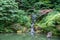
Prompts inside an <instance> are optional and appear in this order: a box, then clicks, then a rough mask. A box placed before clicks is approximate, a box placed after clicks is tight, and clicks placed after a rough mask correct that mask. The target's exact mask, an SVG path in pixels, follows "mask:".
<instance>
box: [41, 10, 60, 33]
mask: <svg viewBox="0 0 60 40" xmlns="http://www.w3.org/2000/svg"><path fill="white" fill-rule="evenodd" d="M59 18H60V13H59V12H57V11H54V12H50V13H49V14H48V15H47V16H45V17H44V18H43V19H42V20H41V21H40V27H41V28H43V29H45V30H46V31H52V32H53V34H55V33H56V34H57V31H58V29H56V25H60V19H59Z"/></svg>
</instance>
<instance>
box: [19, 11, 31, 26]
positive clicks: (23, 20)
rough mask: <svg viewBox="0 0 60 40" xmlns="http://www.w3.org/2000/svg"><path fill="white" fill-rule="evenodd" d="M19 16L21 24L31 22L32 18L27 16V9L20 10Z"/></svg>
mask: <svg viewBox="0 0 60 40" xmlns="http://www.w3.org/2000/svg"><path fill="white" fill-rule="evenodd" d="M18 16H19V17H18V23H20V24H21V25H26V24H30V18H29V17H28V16H27V13H26V12H25V11H23V10H19V11H18ZM26 26H27V25H26ZM29 26H30V25H29Z"/></svg>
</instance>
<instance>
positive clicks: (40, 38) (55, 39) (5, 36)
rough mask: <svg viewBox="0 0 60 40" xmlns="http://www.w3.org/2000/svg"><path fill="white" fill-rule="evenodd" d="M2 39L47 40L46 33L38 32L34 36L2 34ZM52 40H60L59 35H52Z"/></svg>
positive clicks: (0, 39) (0, 36)
mask: <svg viewBox="0 0 60 40" xmlns="http://www.w3.org/2000/svg"><path fill="white" fill-rule="evenodd" d="M0 40H47V38H46V36H45V35H39V34H36V35H35V36H34V37H32V36H31V35H30V34H15V33H13V34H0ZM51 40H60V39H59V38H58V37H52V39H51Z"/></svg>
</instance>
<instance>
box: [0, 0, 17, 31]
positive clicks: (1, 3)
mask: <svg viewBox="0 0 60 40" xmlns="http://www.w3.org/2000/svg"><path fill="white" fill-rule="evenodd" d="M17 5H18V4H17V3H16V2H14V0H13V1H12V0H0V31H1V30H2V31H3V30H4V27H7V26H9V25H10V24H12V23H14V22H17V10H18V6H17Z"/></svg>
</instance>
